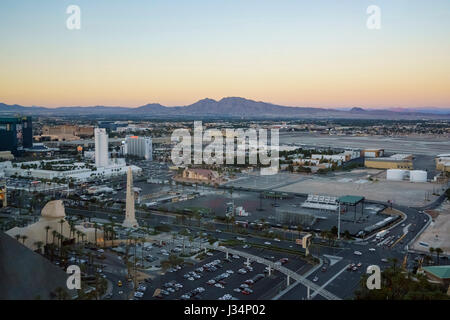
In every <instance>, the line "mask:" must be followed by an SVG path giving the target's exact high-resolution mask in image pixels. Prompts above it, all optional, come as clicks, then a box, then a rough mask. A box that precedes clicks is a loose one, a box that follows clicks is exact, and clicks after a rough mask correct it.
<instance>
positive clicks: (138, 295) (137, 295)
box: [134, 291, 144, 298]
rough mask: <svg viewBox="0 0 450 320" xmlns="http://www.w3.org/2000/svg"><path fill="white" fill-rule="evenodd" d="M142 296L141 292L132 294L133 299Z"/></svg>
mask: <svg viewBox="0 0 450 320" xmlns="http://www.w3.org/2000/svg"><path fill="white" fill-rule="evenodd" d="M143 296H144V294H143V293H142V292H140V291H136V292H135V293H134V297H135V298H142V297H143Z"/></svg>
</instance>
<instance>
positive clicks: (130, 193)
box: [122, 166, 139, 228]
mask: <svg viewBox="0 0 450 320" xmlns="http://www.w3.org/2000/svg"><path fill="white" fill-rule="evenodd" d="M122 225H123V226H124V227H125V228H137V227H139V225H138V222H137V220H136V217H135V211H134V190H133V171H131V166H130V167H128V174H127V200H126V207H125V220H124V221H123V224H122Z"/></svg>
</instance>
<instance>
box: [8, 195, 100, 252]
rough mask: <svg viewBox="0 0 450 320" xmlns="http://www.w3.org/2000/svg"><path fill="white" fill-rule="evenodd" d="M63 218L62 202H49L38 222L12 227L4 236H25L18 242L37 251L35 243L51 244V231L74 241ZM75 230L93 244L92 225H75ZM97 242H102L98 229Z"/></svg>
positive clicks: (74, 236) (73, 236)
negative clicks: (22, 226)
mask: <svg viewBox="0 0 450 320" xmlns="http://www.w3.org/2000/svg"><path fill="white" fill-rule="evenodd" d="M65 217H66V212H65V209H64V204H63V202H62V201H61V200H55V201H50V202H48V203H47V204H46V205H45V207H44V208H43V209H42V212H41V217H40V218H39V221H37V222H35V223H33V224H30V225H28V226H26V227H24V228H19V227H14V228H12V229H10V230H8V231H6V234H8V235H9V236H11V237H13V238H15V237H16V236H20V237H23V236H25V237H26V238H25V240H23V238H19V241H20V242H21V243H23V244H24V245H25V246H27V247H28V248H30V249H32V250H35V249H37V245H36V243H37V242H41V243H42V244H43V245H45V244H46V243H47V241H48V243H51V242H52V241H53V235H52V232H53V231H56V232H58V233H60V234H62V235H63V236H64V237H66V238H69V239H70V238H75V239H76V238H77V237H76V235H73V233H72V236H71V231H70V225H69V223H68V222H67V221H66V220H65ZM61 222H62V223H61ZM47 226H48V227H50V229H49V230H48V232H47V229H46V227H47ZM75 229H76V230H78V231H81V232H82V233H84V234H85V235H86V237H85V240H87V241H88V242H95V229H94V228H93V225H92V224H89V223H86V224H80V225H76V226H75ZM80 240H81V238H80ZM97 240H98V241H102V240H103V231H102V230H100V229H97Z"/></svg>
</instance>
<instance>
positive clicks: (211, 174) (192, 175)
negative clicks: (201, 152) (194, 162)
mask: <svg viewBox="0 0 450 320" xmlns="http://www.w3.org/2000/svg"><path fill="white" fill-rule="evenodd" d="M183 179H188V180H196V181H201V182H207V183H214V182H217V181H218V179H219V174H218V173H217V172H216V171H213V170H208V169H184V171H183Z"/></svg>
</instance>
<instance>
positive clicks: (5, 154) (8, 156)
mask: <svg viewBox="0 0 450 320" xmlns="http://www.w3.org/2000/svg"><path fill="white" fill-rule="evenodd" d="M0 160H14V156H13V154H12V153H11V151H0Z"/></svg>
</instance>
